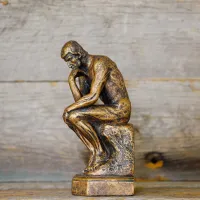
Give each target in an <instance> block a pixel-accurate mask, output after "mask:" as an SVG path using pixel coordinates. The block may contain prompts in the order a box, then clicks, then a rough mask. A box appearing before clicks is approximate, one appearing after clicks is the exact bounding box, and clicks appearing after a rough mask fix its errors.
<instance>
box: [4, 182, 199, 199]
mask: <svg viewBox="0 0 200 200" xmlns="http://www.w3.org/2000/svg"><path fill="white" fill-rule="evenodd" d="M27 185H28V186H29V187H27ZM135 185H136V192H135V195H134V196H132V197H122V196H121V197H103V198H102V197H77V196H72V195H71V189H70V185H69V184H66V183H65V182H62V183H53V184H52V183H51V182H50V183H49V182H45V183H42V184H41V183H40V184H38V183H35V184H34V183H26V184H24V183H14V184H13V183H12V184H9V185H8V184H1V185H0V187H1V188H2V187H3V190H1V191H0V199H19V200H24V199H35V200H37V199H46V200H52V199H56V200H60V199H69V200H73V199H79V200H86V199H88V200H95V199H105V200H111V199H112V200H113V199H119V200H127V199H132V200H135V199H136V200H141V199H143V200H154V199H158V200H176V199H181V200H191V199H199V198H200V185H199V183H194V182H187V183H182V182H178V183H177V182H175V183H173V182H166V183H163V182H159V183H158V182H154V183H153V182H139V183H137V182H136V183H135ZM45 188H46V189H45Z"/></svg>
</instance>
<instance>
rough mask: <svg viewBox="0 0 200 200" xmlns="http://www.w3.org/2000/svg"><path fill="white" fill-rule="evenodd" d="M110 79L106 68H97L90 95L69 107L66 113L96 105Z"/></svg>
mask: <svg viewBox="0 0 200 200" xmlns="http://www.w3.org/2000/svg"><path fill="white" fill-rule="evenodd" d="M107 77H108V68H107V67H105V66H102V65H101V66H97V67H95V69H94V79H93V81H92V84H91V89H90V93H89V94H87V95H85V96H83V97H81V98H80V99H79V100H78V101H76V102H75V103H73V104H72V105H70V106H68V107H67V108H66V109H65V112H70V111H72V110H75V109H78V108H83V107H86V106H90V105H93V104H95V103H96V101H97V100H98V98H99V95H100V93H101V91H102V89H103V87H104V85H105V83H106V80H107Z"/></svg>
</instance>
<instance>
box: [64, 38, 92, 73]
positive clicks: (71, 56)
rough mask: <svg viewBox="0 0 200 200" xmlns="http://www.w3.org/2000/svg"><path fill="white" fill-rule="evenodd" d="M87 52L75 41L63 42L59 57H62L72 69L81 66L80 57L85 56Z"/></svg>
mask: <svg viewBox="0 0 200 200" xmlns="http://www.w3.org/2000/svg"><path fill="white" fill-rule="evenodd" d="M87 54H88V53H87V52H86V51H85V50H84V49H83V48H82V47H81V45H80V44H78V42H76V41H72V40H71V41H69V42H67V43H65V45H64V46H63V48H62V50H61V58H62V59H64V60H65V61H66V62H67V64H68V66H69V67H70V68H72V69H75V68H79V67H80V66H81V59H82V58H84V57H85V56H87Z"/></svg>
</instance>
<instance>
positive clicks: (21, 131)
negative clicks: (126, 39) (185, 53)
mask: <svg viewBox="0 0 200 200" xmlns="http://www.w3.org/2000/svg"><path fill="white" fill-rule="evenodd" d="M127 87H128V92H129V96H130V99H131V101H132V118H131V120H130V122H131V123H133V124H134V126H135V129H136V130H138V131H136V135H135V144H136V147H135V154H136V160H135V163H136V166H135V176H136V179H137V180H141V179H142V180H143V179H147V178H148V179H150V180H200V171H199V167H200V155H199V151H200V148H199V147H200V145H199V144H200V137H199V136H200V134H199V133H200V115H199V113H200V106H199V105H200V98H199V97H200V80H198V79H195V80H185V81H183V80H177V81H176V80H171V81H166V80H132V81H128V82H127ZM0 91H1V92H0V105H1V106H0V127H1V129H0V138H1V140H0V163H1V164H0V181H1V182H2V181H67V180H68V181H69V180H71V178H72V176H73V175H75V174H76V173H80V172H81V170H82V169H84V161H86V159H87V156H88V153H87V151H86V148H85V147H84V146H83V144H82V143H81V141H79V139H78V137H77V136H76V135H75V134H74V133H73V132H72V131H70V129H69V128H68V127H67V126H65V124H64V122H63V120H62V113H63V110H64V108H65V106H67V105H69V104H70V103H72V102H73V99H72V95H71V93H70V91H69V87H68V84H67V82H57V83H56V82H52V83H50V82H49V83H48V82H47V83H45V82H39V83H36V82H30V83H1V84H0ZM148 153H150V155H151V154H152V155H153V158H152V157H151V159H150V160H148V158H147V157H146V155H147V154H148ZM154 154H155V155H157V154H158V155H160V158H158V159H157V157H156V158H155V156H154ZM145 158H146V159H145ZM155 159H157V160H155Z"/></svg>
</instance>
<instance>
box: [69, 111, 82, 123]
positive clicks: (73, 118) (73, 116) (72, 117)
mask: <svg viewBox="0 0 200 200" xmlns="http://www.w3.org/2000/svg"><path fill="white" fill-rule="evenodd" d="M82 116H83V115H82V114H81V113H80V112H78V111H72V112H70V113H69V116H68V120H69V121H70V122H71V123H77V122H78V121H80V119H81V117H82Z"/></svg>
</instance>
